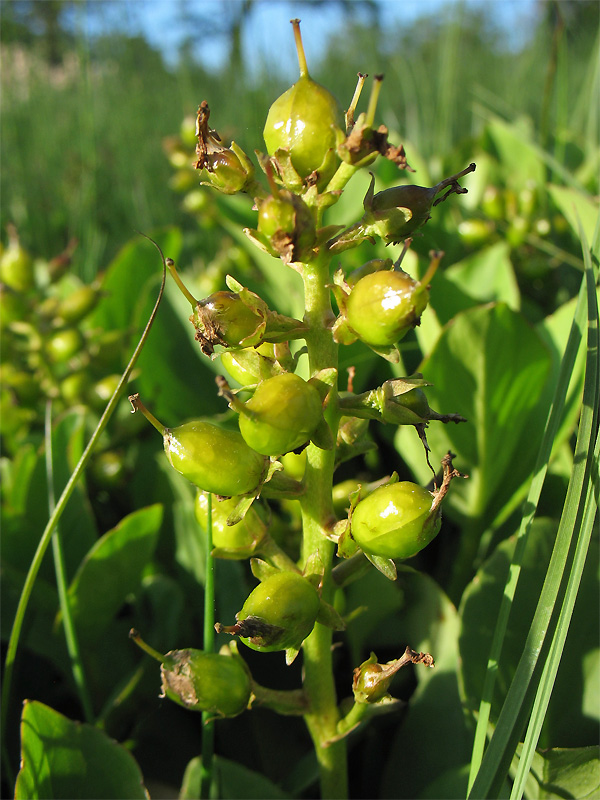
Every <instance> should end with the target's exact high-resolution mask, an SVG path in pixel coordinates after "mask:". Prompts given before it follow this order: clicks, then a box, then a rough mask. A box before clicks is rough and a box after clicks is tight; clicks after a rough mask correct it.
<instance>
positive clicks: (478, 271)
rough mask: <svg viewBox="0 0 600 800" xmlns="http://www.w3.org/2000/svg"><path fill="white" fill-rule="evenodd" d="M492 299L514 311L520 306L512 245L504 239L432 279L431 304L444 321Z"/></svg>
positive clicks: (439, 317)
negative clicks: (511, 253)
mask: <svg viewBox="0 0 600 800" xmlns="http://www.w3.org/2000/svg"><path fill="white" fill-rule="evenodd" d="M442 263H443V262H442ZM491 302H503V303H506V305H507V306H508V307H509V308H511V309H513V311H518V310H519V306H520V295H519V287H518V285H517V281H516V278H515V273H514V270H513V266H512V263H511V261H510V247H509V246H508V245H507V244H506V243H505V242H498V243H497V244H493V245H491V246H490V247H486V248H485V249H484V250H478V251H477V252H476V253H473V254H472V255H470V256H467V258H465V259H463V260H462V261H459V262H458V263H457V264H453V265H452V266H451V267H448V269H444V270H442V271H441V272H440V273H439V274H437V275H436V276H435V278H434V279H433V281H432V283H431V304H432V306H433V308H434V309H435V312H436V314H437V316H438V319H439V320H440V322H441V323H442V324H444V325H445V324H446V323H447V322H449V321H450V320H451V319H452V317H454V316H456V314H458V312H459V311H465V310H466V309H467V308H472V307H473V306H476V305H481V304H482V303H491ZM417 332H418V331H417Z"/></svg>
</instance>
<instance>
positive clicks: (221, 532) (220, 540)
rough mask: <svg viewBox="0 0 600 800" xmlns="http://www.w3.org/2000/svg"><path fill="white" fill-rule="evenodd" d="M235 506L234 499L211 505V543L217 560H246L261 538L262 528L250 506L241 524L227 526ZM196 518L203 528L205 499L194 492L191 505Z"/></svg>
mask: <svg viewBox="0 0 600 800" xmlns="http://www.w3.org/2000/svg"><path fill="white" fill-rule="evenodd" d="M235 506H236V499H234V498H232V499H230V500H221V501H220V502H217V501H216V500H213V502H212V543H213V547H215V548H216V550H217V551H218V555H219V556H220V557H221V558H232V559H237V558H240V559H241V558H248V557H249V556H250V555H252V553H253V552H254V551H255V549H256V545H257V544H258V542H260V540H261V539H262V538H263V536H264V534H265V531H266V526H265V524H264V522H263V521H262V520H261V518H260V517H259V516H258V514H257V513H256V511H255V509H254V508H253V507H252V506H251V507H250V508H249V509H248V511H247V512H246V515H245V516H244V518H243V519H242V520H241V522H238V523H236V524H235V525H228V524H227V518H228V517H229V515H230V514H231V513H232V512H233V510H234V508H235ZM194 512H195V515H196V519H197V520H198V522H199V523H200V525H202V527H203V528H204V529H206V527H207V525H208V496H207V494H206V493H205V492H198V494H197V496H196V503H195V506H194Z"/></svg>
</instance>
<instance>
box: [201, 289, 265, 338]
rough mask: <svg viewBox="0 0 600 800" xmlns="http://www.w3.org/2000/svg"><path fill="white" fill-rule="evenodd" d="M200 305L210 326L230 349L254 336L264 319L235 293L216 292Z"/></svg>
mask: <svg viewBox="0 0 600 800" xmlns="http://www.w3.org/2000/svg"><path fill="white" fill-rule="evenodd" d="M199 305H200V306H201V308H202V310H203V313H204V314H206V315H207V316H206V319H207V320H208V321H209V322H210V326H211V327H214V329H215V330H216V331H217V333H218V334H219V336H220V337H221V338H222V339H223V341H224V342H225V343H226V344H227V345H229V346H230V347H237V346H239V345H240V344H241V343H242V342H243V340H244V339H246V337H248V336H250V335H251V334H253V333H254V332H255V331H256V329H257V327H258V325H259V324H260V322H261V321H262V317H261V316H260V315H259V314H257V313H256V312H255V311H253V310H252V309H251V308H250V307H249V306H247V305H246V304H245V303H244V302H243V300H241V299H240V297H239V296H238V295H237V294H236V293H235V292H227V291H219V292H214V293H213V294H211V295H210V297H207V298H206V299H204V300H202V301H201V302H200V303H199Z"/></svg>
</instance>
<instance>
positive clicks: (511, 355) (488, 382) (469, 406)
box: [396, 304, 551, 559]
mask: <svg viewBox="0 0 600 800" xmlns="http://www.w3.org/2000/svg"><path fill="white" fill-rule="evenodd" d="M550 363H551V359H550V354H549V352H548V349H547V347H546V346H545V345H544V343H543V342H542V340H541V339H540V337H539V336H538V335H537V334H536V332H535V330H534V329H533V328H532V327H531V326H530V325H529V324H528V323H527V322H526V321H525V319H524V318H523V317H522V316H521V315H520V314H519V313H517V312H515V311H512V310H511V309H509V308H508V307H507V306H506V305H504V304H498V305H493V306H488V307H478V308H474V309H470V310H468V311H465V312H463V313H462V314H459V315H458V316H457V317H456V318H455V319H454V320H453V321H452V322H451V323H450V324H449V325H447V326H446V328H445V329H444V332H443V334H442V336H441V337H440V339H439V341H438V344H437V346H436V348H435V350H434V351H433V353H432V354H431V355H430V356H429V358H427V359H426V360H425V361H424V362H423V364H422V365H421V371H422V372H423V377H424V378H425V380H427V381H430V382H431V383H432V384H433V385H432V386H431V387H427V391H426V393H427V396H428V399H429V403H430V405H431V406H432V407H433V408H435V410H436V411H439V412H440V413H451V412H454V413H458V414H462V415H463V416H464V417H466V419H467V422H466V423H460V424H454V423H451V424H447V425H443V424H441V423H437V422H432V423H431V424H430V426H429V428H428V430H427V438H428V440H429V444H430V446H431V449H432V462H433V463H435V462H437V463H438V464H439V460H440V459H441V458H442V456H443V455H444V454H445V453H447V452H448V450H451V451H452V453H455V454H456V456H457V458H456V459H455V462H454V464H455V467H456V468H457V469H459V470H460V471H461V472H466V473H468V475H469V479H468V480H464V481H463V480H460V481H459V480H456V481H455V482H454V483H453V485H452V487H451V489H450V492H449V493H448V496H447V498H446V500H445V501H444V507H445V509H446V512H447V513H449V514H450V513H453V514H454V515H455V516H456V515H458V517H459V518H460V519H461V520H462V521H463V522H464V520H465V519H466V520H468V519H472V520H475V519H476V520H477V530H476V531H474V532H473V533H472V534H471V535H472V537H473V538H472V540H471V541H470V542H467V541H466V540H465V537H464V536H463V546H464V547H466V548H468V549H469V556H468V557H469V559H472V558H473V557H474V555H475V552H476V549H477V543H476V541H475V538H476V539H477V541H478V539H479V536H480V535H481V534H482V533H483V532H484V531H485V530H486V529H487V528H489V527H490V526H492V525H494V524H497V523H498V521H500V520H502V519H504V518H506V516H507V515H508V513H509V512H510V511H511V510H513V509H514V508H515V507H516V505H517V504H518V503H519V502H520V500H521V498H522V495H523V492H524V489H525V485H526V481H527V479H528V477H529V475H530V473H531V470H532V468H533V465H534V462H535V457H536V453H537V448H538V445H539V440H540V437H541V433H542V431H543V427H544V424H545V421H546V415H547V410H548V403H549V396H548V391H547V378H548V374H549V369H550ZM396 444H397V448H398V451H399V452H400V453H401V455H402V457H403V458H404V459H405V460H407V461H408V463H409V464H410V466H411V468H412V469H413V471H414V472H415V474H416V476H417V478H418V479H419V480H420V481H421V482H425V483H426V482H427V481H429V479H430V477H431V473H430V472H429V470H428V468H427V465H426V463H425V459H424V457H423V449H422V446H421V444H420V442H419V441H418V438H417V437H416V436H415V435H414V431H413V430H412V429H410V428H408V426H406V427H402V428H399V429H398V433H397V436H396ZM465 552H466V551H465ZM465 557H466V556H465Z"/></svg>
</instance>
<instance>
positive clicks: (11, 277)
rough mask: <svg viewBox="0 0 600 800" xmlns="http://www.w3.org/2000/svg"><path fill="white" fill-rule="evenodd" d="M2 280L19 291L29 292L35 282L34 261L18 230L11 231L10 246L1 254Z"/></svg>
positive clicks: (0, 270) (0, 276) (0, 277)
mask: <svg viewBox="0 0 600 800" xmlns="http://www.w3.org/2000/svg"><path fill="white" fill-rule="evenodd" d="M0 281H2V283H5V284H6V285H7V286H10V288H11V289H14V290H15V291H17V292H27V291H29V289H31V288H32V287H33V284H34V275H33V262H32V260H31V257H30V255H29V253H28V252H27V251H26V250H25V249H24V248H23V247H21V244H20V242H19V239H18V237H17V234H16V232H13V233H12V234H11V232H10V231H9V242H8V247H6V248H5V250H4V251H3V253H2V256H0Z"/></svg>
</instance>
